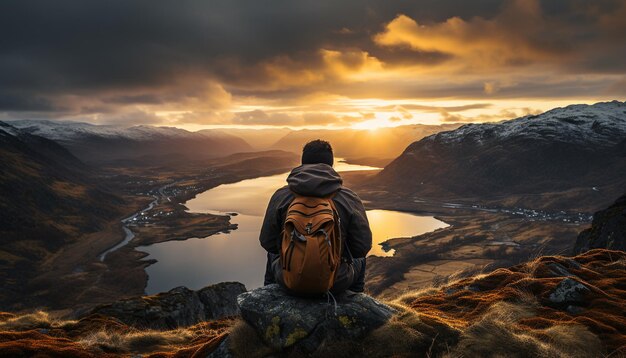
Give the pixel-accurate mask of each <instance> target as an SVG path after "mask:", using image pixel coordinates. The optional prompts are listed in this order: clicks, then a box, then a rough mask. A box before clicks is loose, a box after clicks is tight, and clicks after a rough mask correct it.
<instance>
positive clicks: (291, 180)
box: [287, 163, 343, 197]
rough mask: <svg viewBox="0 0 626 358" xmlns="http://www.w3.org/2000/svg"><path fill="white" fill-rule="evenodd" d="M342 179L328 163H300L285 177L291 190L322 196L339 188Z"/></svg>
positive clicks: (307, 194) (301, 193)
mask: <svg viewBox="0 0 626 358" xmlns="http://www.w3.org/2000/svg"><path fill="white" fill-rule="evenodd" d="M342 183H343V180H342V179H341V177H340V176H339V174H337V172H336V171H335V169H333V167H331V166H330V165H328V164H321V163H320V164H302V165H300V166H299V167H296V168H294V169H293V170H292V171H291V173H289V176H288V177H287V184H288V185H289V189H291V191H293V192H295V193H298V194H300V195H306V196H316V197H322V196H327V195H330V194H332V193H334V192H336V191H337V190H339V189H340V188H341V184H342Z"/></svg>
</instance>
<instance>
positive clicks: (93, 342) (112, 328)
mask: <svg viewBox="0 0 626 358" xmlns="http://www.w3.org/2000/svg"><path fill="white" fill-rule="evenodd" d="M231 326H232V320H229V319H224V320H221V321H217V322H203V323H200V324H197V325H195V326H191V327H186V328H179V329H173V330H165V331H159V330H139V329H136V328H133V327H129V326H127V325H124V324H122V323H121V322H119V321H116V320H114V319H111V318H109V317H105V316H89V317H87V318H85V319H82V320H80V321H73V320H58V319H54V318H52V317H50V315H48V314H47V313H45V312H35V313H31V314H24V315H12V314H0V357H21V356H32V355H35V354H40V355H41V356H44V357H45V356H63V357H101V356H105V357H106V356H124V355H130V354H145V355H146V356H153V357H192V356H195V355H197V356H206V354H208V353H209V352H211V351H212V350H214V349H215V348H216V347H217V345H219V343H220V342H221V341H222V340H223V339H224V338H225V337H226V335H227V334H228V331H229V329H230V327H231Z"/></svg>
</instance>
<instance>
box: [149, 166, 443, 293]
mask: <svg viewBox="0 0 626 358" xmlns="http://www.w3.org/2000/svg"><path fill="white" fill-rule="evenodd" d="M379 169H380V168H375V167H368V166H362V165H352V164H346V163H343V162H337V163H335V170H337V171H338V172H340V173H341V172H346V171H354V170H379ZM287 174H288V173H284V174H279V175H272V176H267V177H260V178H255V179H248V180H242V181H239V182H237V183H233V184H223V185H220V186H217V187H215V188H213V189H209V190H207V191H205V192H203V193H200V194H198V195H197V196H196V197H195V198H194V199H192V200H190V201H188V202H187V203H186V204H185V205H186V206H187V207H188V208H189V211H191V212H199V213H213V214H225V213H233V212H234V213H237V215H236V216H232V217H231V222H233V223H235V224H237V225H238V228H237V229H236V230H232V231H231V232H230V233H220V234H217V235H213V236H210V237H208V238H192V239H188V240H184V241H168V242H163V243H158V244H153V245H148V246H141V247H138V248H137V249H138V250H140V251H144V252H147V253H148V254H149V256H148V257H147V258H148V259H156V260H157V262H156V263H155V264H153V265H150V266H148V268H147V269H146V271H147V273H148V276H149V279H148V286H147V287H146V293H147V294H154V293H158V292H163V291H167V290H170V289H172V288H174V287H177V286H187V287H189V288H191V289H199V288H202V287H204V286H207V285H210V284H213V283H217V282H222V281H239V282H241V283H243V284H245V285H246V287H247V288H248V289H253V288H256V287H259V286H261V285H262V284H263V273H264V271H265V257H266V256H265V251H264V250H263V248H261V246H260V245H259V241H258V239H259V230H260V228H261V224H262V221H263V215H264V214H265V208H266V207H267V203H268V201H269V198H270V197H271V196H272V194H273V193H274V191H276V189H278V188H280V187H282V186H283V185H285V184H286V182H285V179H286V178H287ZM367 216H368V219H369V221H370V227H371V229H372V234H373V241H374V244H373V247H372V251H370V255H377V256H390V255H393V251H390V252H385V251H384V250H383V249H382V247H381V246H380V243H382V242H384V241H386V240H388V239H390V238H395V237H412V236H415V235H419V234H423V233H426V232H430V231H433V230H436V229H439V228H443V227H446V226H448V225H447V224H446V223H444V222H442V221H439V220H437V219H435V218H433V217H431V216H417V215H413V214H410V213H404V212H398V211H390V210H368V211H367Z"/></svg>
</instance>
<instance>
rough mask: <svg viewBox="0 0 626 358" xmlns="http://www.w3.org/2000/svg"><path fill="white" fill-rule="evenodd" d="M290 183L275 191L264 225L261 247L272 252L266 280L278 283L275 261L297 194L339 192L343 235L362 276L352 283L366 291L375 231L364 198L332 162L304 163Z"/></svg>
mask: <svg viewBox="0 0 626 358" xmlns="http://www.w3.org/2000/svg"><path fill="white" fill-rule="evenodd" d="M287 183H288V185H287V186H285V187H283V188H280V189H279V190H277V191H276V193H274V195H273V196H272V198H271V199H270V202H269V204H268V207H267V211H266V214H265V219H264V221H263V226H262V228H261V234H260V238H259V240H260V242H261V246H263V248H264V249H265V250H267V251H268V253H269V255H268V269H267V272H266V279H265V283H266V284H269V283H274V281H275V280H274V275H275V274H276V273H275V272H271V271H272V269H271V267H270V266H271V262H270V261H271V260H272V259H274V260H275V259H276V257H277V255H278V254H279V248H280V240H281V232H282V230H283V224H284V221H285V216H286V213H287V208H288V207H289V204H290V203H291V202H292V201H293V199H294V197H295V196H294V193H297V194H298V195H303V196H314V197H327V196H329V195H331V194H333V193H334V194H335V195H334V197H333V201H334V203H335V207H336V208H337V212H338V214H339V218H340V227H341V234H342V235H341V236H342V237H343V238H344V239H345V240H346V243H347V247H348V248H349V251H350V252H349V254H348V253H347V252H345V253H344V255H343V256H344V257H348V256H349V255H351V256H352V257H353V258H354V259H355V261H357V262H358V265H361V266H362V267H358V268H357V269H358V270H357V272H358V276H359V277H357V278H356V280H355V282H353V283H352V284H351V285H350V289H352V290H354V291H362V290H363V285H364V282H363V281H364V275H365V270H364V267H365V259H364V258H365V256H366V255H367V253H368V252H369V250H370V249H371V247H372V233H371V231H370V228H369V223H368V221H367V216H366V213H365V208H364V207H363V203H362V202H361V199H360V198H359V197H358V195H356V194H355V193H354V192H353V191H352V190H350V189H348V188H345V187H343V186H342V183H343V181H342V179H341V177H340V176H339V174H337V172H336V171H335V170H334V169H333V168H332V167H331V166H330V165H328V164H323V163H316V164H303V165H301V166H299V167H296V168H294V169H293V170H292V171H291V173H290V174H289V177H288V178H287Z"/></svg>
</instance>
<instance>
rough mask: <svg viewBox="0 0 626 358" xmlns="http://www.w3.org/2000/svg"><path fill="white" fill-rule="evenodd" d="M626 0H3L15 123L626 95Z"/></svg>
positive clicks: (496, 110) (432, 114)
mask: <svg viewBox="0 0 626 358" xmlns="http://www.w3.org/2000/svg"><path fill="white" fill-rule="evenodd" d="M624 59H626V0H594V1H587V0H544V1H539V0H510V1H509V0H504V1H496V0H477V1H466V0H415V1H406V0H297V1H296V0H263V1H260V0H219V1H216V0H203V1H188V0H176V1H174V0H172V1H157V0H137V1H128V0H106V1H88V0H55V1H49V0H28V1H24V0H2V1H1V2H0V120H8V119H57V120H76V121H83V122H90V123H95V124H117V125H124V126H130V125H139V124H152V125H168V126H177V127H181V128H187V129H192V130H195V129H201V128H211V127H237V128H264V127H273V126H278V127H285V126H286V127H291V128H302V127H306V128H326V127H327V128H346V127H352V128H376V127H380V126H398V125H405V124H416V123H424V124H439V123H453V122H487V121H498V120H502V119H510V118H515V117H518V116H523V115H527V114H535V113H540V112H542V111H545V110H548V109H551V108H554V107H561V106H565V105H568V104H573V103H589V104H591V103H595V102H599V101H607V100H614V99H617V100H622V101H623V100H625V99H626V61H625V60H624Z"/></svg>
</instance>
